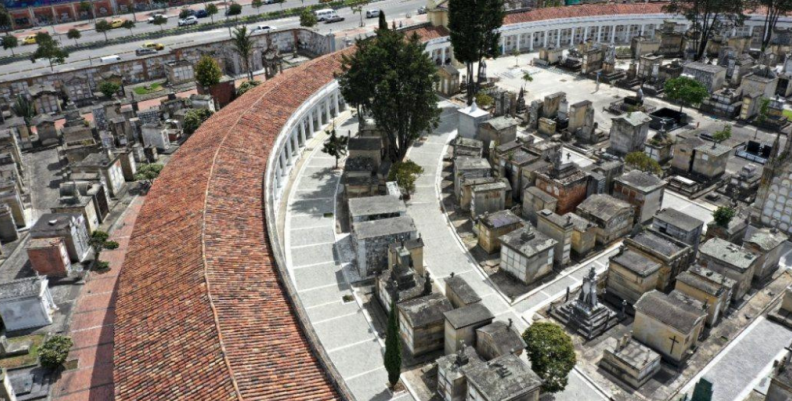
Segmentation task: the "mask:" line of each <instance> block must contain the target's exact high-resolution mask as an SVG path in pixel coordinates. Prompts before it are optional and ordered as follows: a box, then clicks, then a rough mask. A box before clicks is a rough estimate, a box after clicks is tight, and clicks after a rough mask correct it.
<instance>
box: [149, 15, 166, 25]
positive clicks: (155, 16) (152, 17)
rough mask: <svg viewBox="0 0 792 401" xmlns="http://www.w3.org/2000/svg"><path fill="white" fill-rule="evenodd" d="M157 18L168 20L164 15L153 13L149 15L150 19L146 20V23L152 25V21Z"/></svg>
mask: <svg viewBox="0 0 792 401" xmlns="http://www.w3.org/2000/svg"><path fill="white" fill-rule="evenodd" d="M157 17H162V18H165V19H168V16H167V15H166V14H163V13H154V14H151V17H149V18H148V23H149V24H153V23H154V19H155V18H157Z"/></svg>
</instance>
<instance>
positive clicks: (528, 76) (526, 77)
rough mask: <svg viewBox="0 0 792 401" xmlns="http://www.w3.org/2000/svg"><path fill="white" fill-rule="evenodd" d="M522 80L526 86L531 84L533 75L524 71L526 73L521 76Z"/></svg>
mask: <svg viewBox="0 0 792 401" xmlns="http://www.w3.org/2000/svg"><path fill="white" fill-rule="evenodd" d="M522 80H523V82H525V83H526V84H527V83H528V82H533V75H531V73H530V72H528V71H526V72H525V73H524V74H523V76H522Z"/></svg>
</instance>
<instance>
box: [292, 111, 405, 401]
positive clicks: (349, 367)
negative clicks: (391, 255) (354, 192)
mask: <svg viewBox="0 0 792 401" xmlns="http://www.w3.org/2000/svg"><path fill="white" fill-rule="evenodd" d="M338 129H339V130H342V131H343V132H345V131H346V130H353V132H357V124H356V123H354V122H352V120H348V121H347V123H345V124H342V125H341V126H340V127H339V128H338ZM323 138H324V134H320V135H318V136H317V137H315V138H314V139H313V140H312V141H310V142H309V143H308V146H307V149H306V152H308V154H306V155H304V156H303V157H305V158H306V159H305V162H304V163H303V165H302V168H301V169H300V171H299V172H298V173H297V176H296V177H295V181H294V182H293V184H292V190H291V193H290V194H289V198H288V201H287V203H286V210H285V212H286V223H285V235H284V237H285V248H286V263H287V266H288V269H289V273H290V275H291V279H292V281H293V282H294V285H295V287H296V288H297V291H298V296H299V297H300V300H301V301H302V303H303V305H304V306H305V308H306V310H307V312H308V318H309V319H310V321H311V324H312V325H313V327H314V330H316V333H317V335H318V337H319V340H320V341H321V343H322V345H323V346H324V347H325V350H327V352H328V354H329V355H330V359H331V360H332V362H333V364H334V365H335V366H336V368H337V369H338V371H339V373H340V374H341V376H343V378H344V380H345V381H346V383H347V385H348V386H349V388H350V390H351V391H352V393H353V394H354V396H355V397H356V398H357V399H358V400H361V401H362V400H389V399H397V400H400V401H401V400H404V401H408V400H412V399H413V398H412V397H411V396H410V394H409V393H402V394H399V395H398V396H397V397H393V395H392V394H391V392H390V391H389V390H388V389H387V387H386V385H385V384H386V383H387V381H388V378H387V372H386V371H385V368H384V365H383V358H382V355H383V353H384V348H383V345H384V344H383V343H382V342H381V341H380V339H379V338H378V337H377V335H376V334H375V331H374V329H373V328H372V326H371V325H370V324H369V320H368V319H366V317H365V314H364V312H363V309H362V308H361V306H360V303H359V302H357V301H356V300H352V301H349V302H345V301H344V300H343V299H342V298H343V297H344V296H353V293H352V290H351V286H350V285H349V282H348V279H347V277H349V280H353V279H354V278H355V277H356V276H355V275H354V273H352V272H350V271H349V270H350V267H349V266H350V265H349V262H350V259H349V256H347V257H343V258H340V257H338V256H337V254H336V252H335V244H336V242H337V241H339V242H343V241H344V237H339V238H336V235H335V218H334V217H333V216H334V214H335V194H336V191H337V187H338V180H339V178H340V171H339V170H334V169H333V167H334V166H335V159H334V158H332V157H329V156H327V155H325V154H324V153H322V152H321V143H322V140H323ZM344 269H346V271H347V277H345V275H344Z"/></svg>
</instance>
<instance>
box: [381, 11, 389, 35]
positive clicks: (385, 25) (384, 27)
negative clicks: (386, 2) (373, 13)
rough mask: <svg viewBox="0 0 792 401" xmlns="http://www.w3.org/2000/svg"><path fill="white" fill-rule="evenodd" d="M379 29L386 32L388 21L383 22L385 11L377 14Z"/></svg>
mask: <svg viewBox="0 0 792 401" xmlns="http://www.w3.org/2000/svg"><path fill="white" fill-rule="evenodd" d="M379 29H384V30H386V31H387V30H388V21H387V20H385V11H382V10H380V14H379Z"/></svg>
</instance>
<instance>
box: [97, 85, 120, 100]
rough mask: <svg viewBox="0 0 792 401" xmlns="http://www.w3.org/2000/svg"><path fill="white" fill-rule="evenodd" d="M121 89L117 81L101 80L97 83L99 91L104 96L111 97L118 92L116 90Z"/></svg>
mask: <svg viewBox="0 0 792 401" xmlns="http://www.w3.org/2000/svg"><path fill="white" fill-rule="evenodd" d="M119 89H121V86H119V85H118V84H117V83H115V82H112V81H103V82H102V83H100V84H99V92H102V94H103V95H105V97H107V98H109V99H112V98H113V96H115V95H116V94H117V93H118V90H119Z"/></svg>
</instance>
